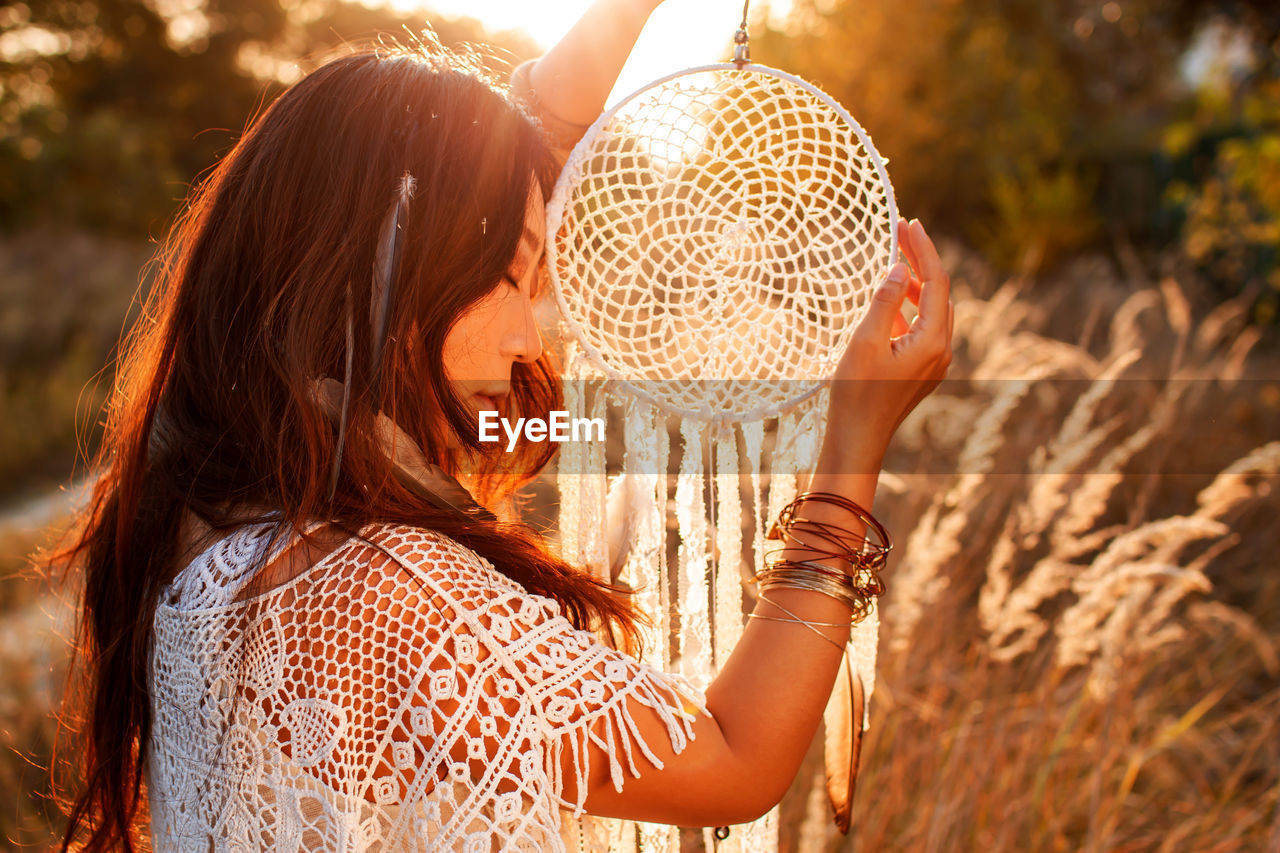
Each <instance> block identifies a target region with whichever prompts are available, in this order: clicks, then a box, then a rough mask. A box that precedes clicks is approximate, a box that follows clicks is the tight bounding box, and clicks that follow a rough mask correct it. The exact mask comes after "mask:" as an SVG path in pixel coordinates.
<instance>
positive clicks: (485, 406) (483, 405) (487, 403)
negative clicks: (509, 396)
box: [471, 394, 505, 412]
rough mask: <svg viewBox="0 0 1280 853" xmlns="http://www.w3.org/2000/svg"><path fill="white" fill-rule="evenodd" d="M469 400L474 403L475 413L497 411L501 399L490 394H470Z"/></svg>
mask: <svg viewBox="0 0 1280 853" xmlns="http://www.w3.org/2000/svg"><path fill="white" fill-rule="evenodd" d="M503 396H505V395H503ZM471 399H472V400H474V401H475V404H476V411H480V412H496V411H498V403H499V401H500V400H501V399H502V398H501V397H498V396H494V395H490V394H472V395H471Z"/></svg>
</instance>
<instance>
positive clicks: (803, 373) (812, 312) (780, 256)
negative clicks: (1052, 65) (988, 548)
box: [547, 6, 918, 850]
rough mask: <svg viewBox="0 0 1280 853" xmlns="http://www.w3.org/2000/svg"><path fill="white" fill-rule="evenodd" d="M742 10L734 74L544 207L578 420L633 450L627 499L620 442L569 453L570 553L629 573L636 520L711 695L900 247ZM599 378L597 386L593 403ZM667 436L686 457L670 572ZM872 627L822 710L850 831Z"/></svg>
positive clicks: (857, 138)
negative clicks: (619, 531)
mask: <svg viewBox="0 0 1280 853" xmlns="http://www.w3.org/2000/svg"><path fill="white" fill-rule="evenodd" d="M746 12H747V10H746V8H745V6H744V10H743V21H742V25H741V27H740V28H739V30H738V32H737V34H736V36H735V42H736V44H737V48H736V50H735V57H734V61H733V62H731V63H725V64H718V65H709V66H704V67H698V68H692V69H690V70H687V71H682V72H679V73H677V74H672V75H669V76H667V77H664V78H662V79H659V80H657V81H655V82H654V83H651V84H649V85H648V86H645V87H644V88H642V89H640V90H639V91H637V92H635V93H634V94H632V95H630V96H629V97H627V98H625V99H624V100H623V101H622V102H620V103H619V104H617V105H616V106H615V107H613V108H612V109H610V110H609V111H607V112H605V113H604V114H603V115H601V116H600V117H599V119H597V121H596V122H595V123H594V124H593V125H592V126H591V128H590V129H589V130H588V131H587V132H586V134H585V136H584V137H583V138H582V140H581V141H580V142H579V143H578V144H577V146H576V147H575V148H574V150H573V151H572V153H571V154H570V155H569V158H568V161H567V163H566V165H565V168H564V170H563V172H562V174H561V176H560V179H559V182H558V184H557V186H556V189H555V192H554V194H553V196H552V199H551V201H550V203H549V204H548V206H547V233H548V235H549V239H548V245H547V258H548V267H549V271H550V276H551V280H552V283H553V286H554V292H555V294H556V299H557V302H558V304H559V307H560V312H561V317H562V321H563V324H564V326H565V329H566V332H567V335H566V337H567V339H568V340H570V341H571V345H570V349H569V352H568V357H567V359H566V362H567V363H566V369H565V379H566V405H567V406H568V408H569V409H570V410H571V412H570V414H571V417H583V416H587V415H590V416H592V417H602V416H605V415H607V413H608V409H609V407H610V405H615V406H617V407H619V408H620V409H621V410H622V413H623V415H622V416H623V427H624V437H625V448H626V449H625V457H624V461H623V465H622V474H623V476H621V477H618V478H616V479H615V481H614V484H613V486H612V487H610V488H607V487H606V471H605V456H604V449H603V446H602V445H574V444H570V445H566V446H565V447H564V448H563V449H562V453H561V463H560V465H561V467H560V471H561V474H560V490H561V519H560V533H561V542H562V547H563V551H564V554H565V556H566V557H567V558H569V559H571V560H578V561H581V562H582V563H584V564H586V565H589V566H592V567H593V569H594V570H595V571H597V572H599V573H600V574H602V575H608V574H610V569H609V563H610V558H609V543H608V542H607V533H606V526H607V525H606V517H607V516H608V515H610V514H611V513H610V510H612V514H614V515H621V516H625V519H626V524H625V529H626V534H625V542H624V543H622V548H621V551H622V552H623V556H622V557H621V558H619V559H618V561H617V562H619V563H621V572H620V579H621V580H622V581H623V582H625V583H627V584H629V585H630V586H631V587H632V588H634V589H636V590H637V604H638V605H639V607H640V608H641V609H642V610H644V611H645V612H647V613H651V614H659V615H660V617H661V621H660V622H659V624H657V625H656V626H655V628H654V630H653V631H652V632H650V634H649V636H648V637H647V638H646V640H647V642H646V644H645V645H646V648H647V650H648V657H649V662H651V663H653V664H654V665H655V666H659V667H663V668H670V669H674V670H676V671H679V672H680V673H681V674H683V675H685V676H686V677H688V678H689V679H690V680H691V681H693V682H694V683H695V684H696V685H698V686H699V687H705V686H706V685H707V684H708V683H709V681H710V679H711V676H712V674H713V673H714V672H715V671H716V670H718V669H719V667H720V666H722V664H723V663H724V661H725V659H726V658H727V656H728V654H729V652H730V650H731V649H732V648H733V647H734V645H735V644H736V642H737V640H738V638H739V637H740V636H741V633H742V630H743V625H744V604H745V603H747V602H748V601H749V599H750V596H751V587H750V583H749V581H750V578H752V577H753V576H754V571H753V570H752V568H751V567H752V566H755V565H757V564H759V563H760V562H761V561H762V559H763V555H764V553H765V548H764V538H765V519H767V518H773V517H776V516H777V514H778V512H779V511H780V510H781V508H782V507H783V506H785V505H786V504H787V503H788V502H789V501H790V500H792V498H794V496H795V493H796V473H797V472H798V471H800V470H803V469H807V468H811V467H812V465H813V462H814V457H815V454H816V449H817V447H818V446H819V444H820V443H821V442H820V435H821V433H822V431H823V429H824V426H825V412H826V405H825V402H826V401H825V396H826V392H825V386H826V382H827V380H828V379H830V378H831V376H832V373H833V371H834V369H835V367H836V365H837V364H838V363H839V362H840V359H841V357H842V355H843V354H844V352H845V350H846V348H847V346H848V344H849V342H850V339H851V336H852V335H853V332H854V329H855V327H856V326H857V324H858V321H859V320H861V319H862V317H863V316H864V314H865V313H866V312H867V309H868V307H869V303H870V300H871V297H872V294H873V292H874V289H875V287H876V286H877V284H878V283H879V282H880V281H881V280H882V279H883V278H884V277H885V275H886V273H887V272H888V270H889V268H890V267H891V266H892V264H893V261H894V259H895V257H896V255H897V250H898V244H897V234H898V227H897V225H898V220H897V211H896V208H895V203H894V197H893V189H892V187H891V185H890V183H889V178H888V174H887V173H886V171H885V167H884V162H883V160H882V159H881V157H880V156H879V154H878V153H877V152H876V150H875V148H874V146H873V145H872V142H871V139H870V138H869V137H868V136H867V134H866V133H865V132H864V131H863V129H862V128H861V127H860V126H859V125H858V124H857V122H855V121H854V120H853V118H852V117H851V116H850V115H849V113H848V112H847V111H846V110H845V109H844V108H843V107H842V106H841V105H840V104H839V103H837V102H836V101H834V100H833V99H831V98H830V97H828V96H827V95H826V94H824V93H823V92H821V91H820V90H818V89H817V88H816V87H814V86H812V85H810V84H809V83H806V82H805V81H803V80H800V79H799V78H797V77H794V76H792V75H790V74H787V73H785V72H783V71H779V70H776V69H773V68H768V67H765V66H762V65H756V64H753V63H751V62H750V60H749V56H748V48H747V33H746V23H747V22H746ZM917 266H918V265H917ZM900 325H905V324H902V323H901V321H900ZM588 379H595V380H604V384H603V386H602V388H601V390H600V391H599V392H597V393H593V394H588V393H587V392H586V389H585V385H584V383H583V380H588ZM669 430H676V431H678V433H679V435H680V437H681V439H682V448H681V452H680V461H679V473H678V475H677V477H676V488H675V495H674V497H675V506H676V516H677V519H678V530H679V544H678V549H677V558H676V559H675V561H674V565H668V563H669V560H668V556H667V555H668V547H667V533H666V529H667V525H666V521H665V515H666V507H667V505H668V500H669V497H670V495H669V492H668V484H667V477H666V471H667V465H668V459H669V457H670V452H671V448H670V446H669V438H668V436H669V432H668V431H669ZM766 456H768V458H769V461H768V463H766V462H765V457H766ZM744 474H745V475H749V479H750V483H751V487H750V497H751V500H750V501H747V500H744V499H742V497H741V495H742V491H741V490H740V487H739V478H740V476H742V475H744ZM766 475H767V476H768V492H767V495H766V494H765V493H764V489H763V485H764V483H763V480H764V478H765V476H766ZM707 482H709V483H710V488H709V490H706V489H704V483H707ZM747 504H749V505H750V507H751V509H750V515H749V516H748V520H747V523H746V524H745V525H744V524H743V515H744V509H745V508H746V505H747ZM708 516H710V517H708ZM744 528H745V530H746V532H747V533H748V534H749V535H750V536H751V540H752V541H751V548H750V551H749V553H750V556H749V557H747V556H746V555H744V548H743V537H744ZM877 628H878V618H877V615H876V610H875V608H874V606H872V607H871V609H870V611H869V613H868V615H867V617H866V618H865V619H864V620H863V621H862V622H861V623H859V624H858V625H856V626H855V627H854V630H853V637H852V639H851V641H850V644H849V647H848V648H847V649H846V652H847V653H846V657H845V662H844V665H843V667H842V675H841V677H840V678H839V679H838V680H837V685H836V691H835V693H834V694H833V697H832V701H831V703H830V704H829V705H828V708H827V712H826V724H827V725H826V728H827V748H826V761H827V779H828V793H829V794H830V796H831V800H832V805H833V807H834V808H835V811H836V822H837V825H838V826H839V827H840V829H841V831H844V832H847V831H848V826H849V809H850V806H851V802H852V797H853V789H854V779H855V774H856V769H857V763H858V753H859V748H860V742H861V735H862V732H863V730H864V728H865V725H866V721H867V712H866V702H867V701H868V700H869V699H870V696H871V693H872V690H873V688H874V676H875V656H876V636H877ZM668 832H669V830H666V829H664V828H661V827H649V826H642V827H641V839H642V841H643V842H644V843H646V844H647V845H648V846H646V849H660V848H662V847H664V846H666V845H669V844H670V843H672V841H673V837H672V836H671V835H669V834H665V835H664V833H668ZM776 833H777V826H776V811H775V812H771V813H770V815H767V816H766V817H765V818H762V819H761V820H759V821H756V822H755V823H754V824H750V825H747V826H745V827H743V831H742V832H741V833H740V834H739V835H738V836H737V837H735V843H736V846H739V847H740V849H743V850H765V849H773V847H774V846H776V838H777V835H776ZM716 837H717V838H720V837H721V836H720V835H717V836H716Z"/></svg>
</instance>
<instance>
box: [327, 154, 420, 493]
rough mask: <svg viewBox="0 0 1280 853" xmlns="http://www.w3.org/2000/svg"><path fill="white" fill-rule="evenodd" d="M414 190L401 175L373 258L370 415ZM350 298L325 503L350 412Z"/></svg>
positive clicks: (377, 395)
mask: <svg viewBox="0 0 1280 853" xmlns="http://www.w3.org/2000/svg"><path fill="white" fill-rule="evenodd" d="M416 188H417V181H416V180H415V179H414V177H413V175H412V174H410V173H409V172H407V171H406V172H405V173H404V174H403V175H401V176H400V178H399V180H397V181H396V200H395V203H394V204H393V205H392V207H391V210H390V211H388V213H387V216H386V218H385V219H383V222H382V230H381V237H380V239H379V241H378V251H377V254H376V255H375V256H374V262H373V277H372V281H373V283H372V288H371V290H370V292H369V324H370V328H371V330H372V333H371V335H370V341H371V346H370V357H369V394H370V397H371V399H372V401H373V409H374V411H375V412H376V411H379V410H380V409H381V404H382V387H381V382H380V378H381V373H382V354H383V350H384V349H385V348H386V342H387V327H388V326H389V325H390V320H391V302H392V295H393V292H394V286H395V280H396V276H397V275H398V274H399V272H400V237H401V235H402V234H403V232H404V225H405V222H406V221H407V219H408V216H409V200H410V199H411V198H413V192H414V190H415V189H416ZM353 302H354V294H352V292H351V285H350V284H348V285H347V341H346V349H347V352H346V364H345V366H344V369H343V377H342V403H341V405H340V406H339V407H338V441H337V449H336V451H335V452H334V455H333V468H332V469H331V470H330V472H329V498H328V499H329V500H333V495H334V493H335V492H336V491H337V488H338V474H339V472H341V470H342V452H343V449H344V448H345V446H346V440H347V420H348V417H349V414H350V409H351V374H352V366H353V364H352V362H353V360H354V355H355V349H356V343H355V321H354V319H353V314H354V310H353V305H352V303H353Z"/></svg>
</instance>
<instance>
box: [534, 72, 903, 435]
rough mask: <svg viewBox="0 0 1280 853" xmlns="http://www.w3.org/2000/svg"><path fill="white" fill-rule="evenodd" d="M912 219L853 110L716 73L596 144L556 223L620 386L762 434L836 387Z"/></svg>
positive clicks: (771, 77) (564, 281) (641, 94)
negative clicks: (756, 426) (833, 380)
mask: <svg viewBox="0 0 1280 853" xmlns="http://www.w3.org/2000/svg"><path fill="white" fill-rule="evenodd" d="M896 220H897V212H896V208H895V204H894V198H893V188H892V186H891V185H890V183H889V177H888V174H887V173H886V171H885V168H884V162H883V161H882V159H881V158H880V156H879V154H878V153H877V152H876V150H875V147H874V146H873V145H872V143H871V140H870V138H869V137H868V136H867V134H866V133H865V132H864V131H863V130H862V128H861V127H860V126H859V125H858V123H857V122H856V121H854V120H853V118H852V117H851V116H850V115H849V113H848V112H847V111H846V110H845V109H844V108H843V107H842V106H841V105H840V104H839V103H837V102H836V101H835V100H833V99H832V98H830V97H829V96H827V95H826V94H824V93H823V92H822V91H820V90H819V89H817V88H816V87H814V86H812V85H811V84H809V83H806V82H805V81H803V80H800V79H799V78H797V77H794V76H792V75H790V74H786V73H784V72H781V71H778V70H775V69H772V68H768V67H765V66H761V65H747V66H745V67H744V68H742V69H739V68H737V67H736V66H735V65H733V64H731V63H726V64H722V65H709V66H705V67H702V68H695V69H692V70H689V71H682V72H680V73H678V74H673V75H671V76H668V77H665V78H662V79H660V80H657V81H655V82H654V83H651V84H650V85H648V86H646V87H644V88H643V89H640V90H639V91H637V92H636V93H634V94H632V95H631V96H629V97H628V98H626V99H624V100H623V101H622V102H621V103H619V104H618V105H617V106H615V107H614V108H612V109H611V110H609V111H608V112H606V113H605V114H604V115H602V116H601V117H600V118H599V119H598V120H597V121H596V122H595V124H593V125H592V126H591V128H590V129H589V130H588V131H587V133H586V135H585V136H584V138H583V139H582V140H581V142H579V143H578V145H577V146H576V147H575V148H574V150H573V152H572V153H571V154H570V156H569V159H568V162H567V163H566V165H565V168H564V171H563V172H562V173H561V176H560V180H559V182H558V184H557V186H556V188H555V191H554V194H553V196H552V199H551V202H550V204H549V205H548V207H547V231H548V234H550V235H554V237H553V239H551V240H549V241H548V245H547V255H548V268H549V271H550V275H551V279H552V282H553V285H554V290H555V293H556V297H557V299H558V301H559V304H560V309H561V314H562V316H563V318H564V320H565V322H566V325H567V326H568V331H569V333H570V335H571V336H572V337H573V338H574V339H575V340H576V341H577V342H578V343H579V344H580V345H581V346H582V348H583V351H584V353H585V355H586V356H587V357H588V359H589V360H590V361H591V362H592V363H593V364H594V365H595V367H596V368H598V369H599V370H600V371H602V372H603V373H604V375H605V376H607V377H608V378H610V379H614V380H621V381H623V382H626V383H628V384H630V385H631V386H633V387H632V390H633V391H634V392H635V393H637V394H639V395H640V396H642V397H644V398H646V399H648V400H650V401H651V402H653V403H655V404H657V405H659V406H660V407H661V408H663V409H665V410H666V411H668V412H671V413H673V414H680V415H683V416H686V417H695V418H699V419H717V420H730V419H731V420H736V421H744V420H756V419H759V418H763V417H769V416H772V415H776V414H777V413H779V412H780V411H782V410H785V409H787V408H789V407H791V406H793V405H795V404H796V403H798V402H799V401H801V400H803V399H804V398H805V397H807V396H809V395H810V394H812V393H813V392H814V391H815V390H816V389H817V387H818V386H819V385H820V383H821V381H822V380H823V379H825V378H827V377H829V376H830V374H831V372H832V370H833V369H834V367H835V364H836V362H837V361H838V360H839V358H840V355H841V354H842V353H843V351H844V348H845V346H846V344H847V343H848V340H849V336H850V335H851V333H852V331H853V329H854V327H855V326H856V325H857V322H858V320H859V319H861V317H862V315H863V313H864V311H865V309H866V306H867V303H868V300H869V299H870V295H871V292H872V288H873V287H874V285H875V284H876V282H878V281H879V280H880V279H881V278H882V277H883V276H884V274H885V273H886V272H887V271H888V268H889V266H890V265H891V263H892V259H893V258H894V256H895V253H896V251H897V245H896V240H895V230H896V229H895V225H896ZM690 380H715V381H710V382H703V381H697V382H693V381H690Z"/></svg>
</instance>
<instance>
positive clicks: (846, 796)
mask: <svg viewBox="0 0 1280 853" xmlns="http://www.w3.org/2000/svg"><path fill="white" fill-rule="evenodd" d="M866 700H867V696H866V694H865V693H864V691H863V686H862V679H861V678H859V677H858V673H856V672H855V671H854V663H853V659H852V657H851V656H850V655H849V654H848V650H846V654H845V656H844V658H843V659H841V662H840V673H839V675H838V676H837V677H836V685H835V690H834V692H833V693H832V694H831V699H830V700H829V701H828V702H827V707H826V710H825V711H824V712H823V721H824V723H825V726H826V737H825V741H824V749H823V757H824V763H825V765H826V778H827V797H828V799H829V800H830V802H831V808H832V811H833V812H834V813H835V822H836V827H837V828H838V829H839V830H840V832H842V833H844V834H845V835H848V834H849V825H850V823H851V818H852V814H851V813H852V810H853V794H854V787H855V783H856V782H857V777H858V762H859V760H860V758H861V755H862V720H863V716H864V715H865V713H866Z"/></svg>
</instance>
